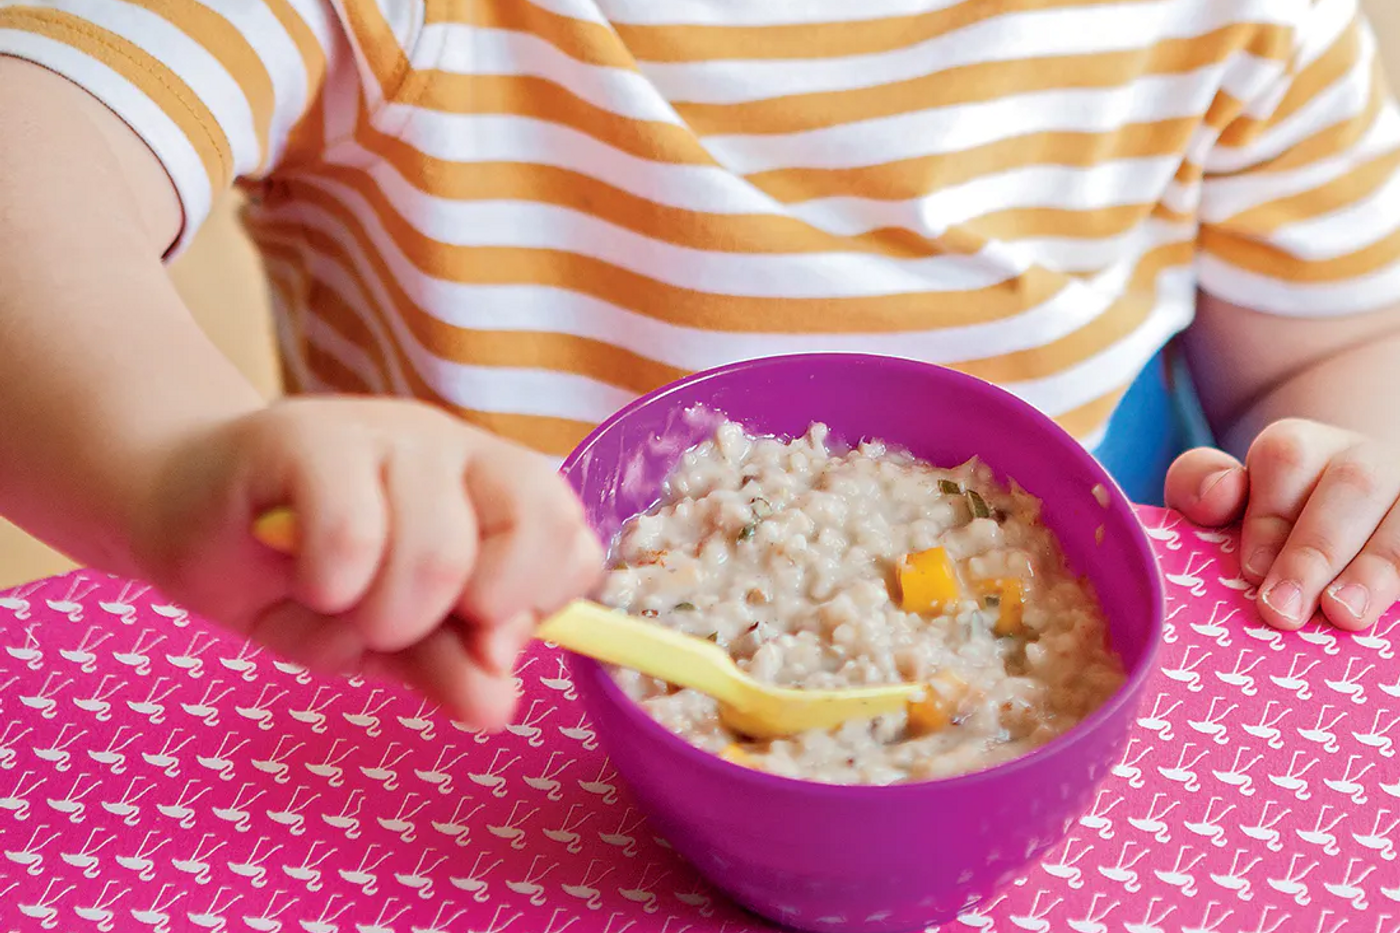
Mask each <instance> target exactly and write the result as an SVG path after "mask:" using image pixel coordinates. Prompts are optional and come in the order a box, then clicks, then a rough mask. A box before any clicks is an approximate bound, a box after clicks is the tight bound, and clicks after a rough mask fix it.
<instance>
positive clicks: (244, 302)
mask: <svg viewBox="0 0 1400 933" xmlns="http://www.w3.org/2000/svg"><path fill="white" fill-rule="evenodd" d="M1365 5H1366V6H1367V7H1368V9H1369V10H1370V12H1371V17H1372V20H1373V21H1374V23H1375V25H1376V31H1377V33H1378V34H1379V36H1380V40H1381V45H1382V47H1383V48H1384V50H1385V53H1386V55H1387V57H1388V60H1389V61H1390V63H1391V66H1390V70H1391V74H1392V75H1393V76H1394V78H1395V81H1394V83H1395V84H1396V86H1397V87H1400V0H1365ZM236 209H237V204H236V201H235V199H233V198H230V199H228V200H227V201H226V202H225V203H224V204H223V205H221V206H220V208H219V209H218V210H216V211H215V213H214V216H213V217H212V218H211V219H210V221H209V222H208V224H207V225H206V226H205V228H204V230H203V231H202V232H201V233H200V236H199V237H198V239H196V240H195V242H194V243H193V244H192V245H191V247H190V249H189V251H188V252H187V253H186V254H185V255H184V256H182V257H181V258H180V260H179V261H178V262H177V263H176V265H175V267H174V270H173V274H174V277H175V280H176V284H177V285H178V286H179V287H180V290H181V292H182V293H183V294H184V296H185V299H186V301H188V302H189V306H190V307H191V308H192V309H193V310H194V313H195V316H196V317H197V318H198V319H199V322H200V324H201V325H202V326H203V327H204V328H205V329H206V330H207V331H208V332H209V334H210V335H211V336H212V337H213V339H214V340H215V341H216V342H217V343H218V344H219V345H220V346H221V347H223V348H224V350H225V352H227V353H228V354H229V355H230V357H232V358H233V360H234V361H235V362H236V363H237V364H238V365H239V366H240V367H242V368H243V370H244V371H245V372H246V373H248V375H249V377H250V378H251V379H253V380H254V381H255V382H257V384H258V385H260V386H262V387H264V388H265V389H267V390H269V391H272V390H273V389H274V388H275V386H276V382H277V375H276V373H277V369H276V365H275V363H274V362H273V357H272V352H271V331H270V325H269V322H268V318H267V303H266V299H265V296H264V293H263V286H262V282H261V277H260V275H259V272H258V264H257V259H256V257H255V256H254V254H253V251H252V249H251V248H250V247H249V245H248V243H247V241H246V240H244V238H243V236H242V233H241V231H240V229H239V227H238V222H237V219H236V218H235V216H234V212H235V210H236ZM67 566H68V564H67V562H66V561H64V560H63V558H61V557H59V556H58V555H56V554H54V553H53V552H51V551H49V550H48V549H46V548H44V547H42V546H41V545H39V544H37V543H36V542H34V541H33V540H31V539H29V538H27V537H25V536H24V535H23V534H21V533H20V532H19V530H18V529H16V528H14V527H13V526H10V525H7V524H5V523H4V521H3V520H0V587H3V586H9V585H11V584H14V583H21V582H24V581H27V580H33V579H37V578H39V577H43V576H47V575H49V574H52V573H55V572H58V571H60V570H63V569H66V568H67Z"/></svg>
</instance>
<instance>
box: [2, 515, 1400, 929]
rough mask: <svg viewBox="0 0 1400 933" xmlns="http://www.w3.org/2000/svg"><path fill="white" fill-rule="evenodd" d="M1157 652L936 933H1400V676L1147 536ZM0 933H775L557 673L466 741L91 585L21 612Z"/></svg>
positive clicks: (10, 678)
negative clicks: (1071, 799)
mask: <svg viewBox="0 0 1400 933" xmlns="http://www.w3.org/2000/svg"><path fill="white" fill-rule="evenodd" d="M1141 515H1142V518H1143V520H1144V523H1145V524H1146V525H1147V526H1148V528H1149V530H1150V532H1151V535H1152V538H1153V539H1154V542H1155V544H1156V547H1157V550H1158V554H1159V556H1160V559H1161V562H1162V566H1163V570H1164V572H1165V573H1166V575H1167V580H1168V587H1167V588H1168V613H1169V620H1168V626H1167V635H1166V644H1165V645H1164V648H1163V651H1162V653H1161V654H1160V656H1159V667H1160V670H1159V671H1158V672H1157V675H1156V678H1155V681H1154V682H1153V683H1152V684H1151V686H1150V687H1149V689H1148V691H1147V693H1146V695H1145V702H1144V706H1143V709H1142V710H1141V715H1140V718H1139V719H1138V721H1137V727H1136V731H1135V733H1134V735H1133V736H1132V737H1131V740H1130V742H1129V745H1128V748H1127V751H1126V753H1125V755H1124V757H1123V760H1122V761H1121V762H1120V763H1119V764H1118V766H1117V767H1115V768H1114V769H1113V772H1112V774H1111V776H1110V777H1109V778H1108V779H1107V780H1106V782H1105V784H1104V786H1103V787H1102V788H1101V789H1100V790H1099V791H1098V795H1097V798H1096V800H1095V802H1094V805H1093V807H1092V810H1091V811H1090V812H1089V813H1087V814H1086V815H1085V816H1084V817H1083V818H1082V819H1081V820H1080V821H1079V823H1078V825H1077V826H1075V828H1074V830H1073V831H1072V832H1071V834H1070V835H1069V836H1068V837H1067V838H1066V839H1065V840H1064V841H1063V842H1061V843H1060V844H1059V845H1057V846H1056V847H1055V848H1054V849H1052V850H1051V852H1050V854H1049V855H1048V856H1047V857H1046V858H1045V859H1044V860H1043V861H1042V862H1041V863H1040V864H1038V865H1035V866H1032V867H1031V868H1029V869H1028V870H1027V872H1026V874H1025V876H1024V877H1023V878H1021V879H1020V880H1018V881H1017V882H1016V883H1015V884H1014V885H1012V886H1010V887H1009V888H1008V889H1007V890H1006V891H1005V892H1004V893H1002V894H1000V895H998V896H996V897H995V898H993V899H992V900H991V901H990V902H988V903H987V904H985V905H983V906H982V907H980V908H979V909H977V910H976V911H974V912H970V913H967V914H965V915H963V916H962V917H960V918H959V919H958V920H957V921H955V922H952V923H948V924H945V925H944V927H943V928H942V930H941V931H939V933H967V931H984V933H995V931H1031V933H1042V931H1061V930H1068V931H1074V933H1109V931H1124V933H1178V931H1179V933H1314V931H1316V933H1394V931H1400V861H1397V854H1398V852H1400V759H1397V756H1396V743H1397V742H1400V663H1398V662H1397V661H1396V660H1395V646H1394V645H1393V644H1392V640H1393V639H1395V638H1400V630H1397V625H1398V624H1400V618H1398V617H1397V615H1396V614H1395V613H1392V614H1391V615H1390V616H1388V617H1387V619H1386V620H1385V621H1384V622H1382V624H1381V625H1380V626H1378V627H1377V628H1376V629H1374V630H1373V631H1371V632H1369V633H1366V634H1364V635H1360V636H1352V635H1346V634H1341V633H1337V632H1334V631H1332V630H1330V629H1328V628H1326V627H1323V626H1320V625H1313V626H1310V627H1308V628H1307V629H1306V630H1304V631H1303V632H1301V633H1297V634H1292V635H1285V634H1281V633H1278V632H1274V631H1272V630H1270V629H1268V628H1266V627H1264V626H1263V625H1262V623H1260V621H1259V620H1258V619H1257V617H1256V616H1255V615H1254V614H1253V612H1252V610H1251V608H1250V599H1251V597H1252V593H1250V592H1249V591H1248V587H1247V585H1246V584H1245V583H1244V581H1242V580H1241V579H1240V578H1239V572H1238V564H1237V561H1236V557H1235V545H1236V540H1235V538H1234V537H1233V536H1232V535H1230V534H1224V533H1214V532H1206V531H1202V530H1199V529H1194V528H1191V527H1189V526H1187V525H1185V524H1184V523H1183V522H1182V520H1181V519H1180V518H1179V516H1176V515H1173V514H1171V513H1167V512H1161V511H1158V510H1152V509H1144V510H1142V512H1141ZM0 646H4V649H5V653H4V654H3V655H0V851H2V852H3V859H0V894H3V895H5V896H0V930H37V929H61V930H75V931H83V930H113V929H116V930H152V931H156V933H163V931H186V930H189V931H196V930H198V931H220V930H254V931H264V933H272V931H279V930H289V931H296V930H300V931H305V933H352V931H355V933H410V931H412V933H429V931H443V933H446V931H454V933H460V931H471V933H566V931H568V933H757V931H760V930H767V929H768V928H767V927H765V926H763V925H761V924H759V923H758V922H757V921H755V920H753V919H751V918H749V917H748V916H746V915H744V914H742V913H740V912H738V911H736V910H735V909H733V908H732V907H730V906H729V905H728V904H727V903H726V902H725V901H724V900H723V899H722V898H721V897H719V896H718V895H716V894H715V893H714V892H712V891H711V890H710V889H709V888H708V887H707V885H706V884H705V883H704V882H703V881H702V880H700V879H699V878H698V877H697V876H696V875H695V873H694V872H693V871H692V870H691V869H690V868H689V867H688V866H686V865H685V864H684V863H683V862H681V861H680V860H679V859H678V858H677V857H676V856H674V855H673V854H672V853H671V852H670V851H669V850H668V849H667V848H666V846H665V843H664V842H663V841H662V840H659V839H657V838H655V837H654V836H653V835H652V834H651V833H650V832H649V831H648V829H647V825H646V822H645V820H644V819H643V818H642V817H641V816H640V815H639V814H638V812H637V811H636V810H635V809H634V808H633V806H632V804H631V802H630V800H629V798H628V794H627V791H626V789H625V788H624V787H622V786H620V785H619V782H618V780H617V778H616V775H615V774H614V772H613V771H612V769H611V768H610V766H609V764H608V761H607V758H606V757H605V755H604V753H603V752H602V750H601V749H600V747H599V744H598V737H597V736H596V735H595V734H594V733H593V731H592V729H591V728H590V727H589V724H588V722H587V720H586V718H585V717H584V716H583V713H582V711H581V708H580V706H579V705H578V703H577V700H576V698H575V695H574V691H573V688H572V684H571V683H570V681H569V677H568V672H567V669H566V667H565V664H564V662H563V659H562V658H561V657H560V655H559V654H558V652H556V651H554V650H553V649H549V648H545V647H541V648H539V649H538V650H537V651H536V652H535V653H534V654H532V655H531V656H530V657H528V658H527V659H526V661H525V663H524V666H523V667H522V669H521V671H520V675H519V676H520V679H521V682H522V687H523V689H524V693H525V701H524V703H523V706H522V715H521V717H520V722H519V724H517V725H516V726H514V727H512V728H511V730H510V731H509V732H508V733H506V734H504V735H502V736H498V737H487V736H483V735H478V734H474V733H471V732H468V731H465V730H464V729H463V728H461V727H459V726H458V725H457V724H455V723H453V722H451V721H450V720H447V719H445V718H444V717H442V716H440V715H438V714H437V713H436V712H435V711H434V710H433V709H432V708H431V707H430V706H427V705H425V704H423V703H421V702H420V701H419V700H418V699H416V698H415V697H413V696H411V695H409V694H407V693H401V692H396V691H391V690H384V689H382V688H379V687H375V686H373V685H370V684H366V683H362V682H358V681H342V680H323V679H318V678H314V677H312V676H310V675H308V674H307V673H306V672H305V671H303V670H301V669H299V668H297V667H295V666H294V665H290V664H286V663H283V662H280V661H278V660H276V659H275V658H272V657H270V656H268V655H266V654H263V653H260V652H259V651H258V649H257V648H256V647H254V646H250V645H245V644H242V643H240V642H238V641H236V640H232V639H229V638H227V637H224V636H223V635H222V634H220V633H218V632H217V631H215V630H213V629H210V628H208V627H206V626H204V625H202V624H201V623H200V622H199V621H198V620H194V619H191V618H190V617H189V616H188V614H187V613H185V612H184V611H183V610H182V609H181V608H180V607H178V606H175V605H171V604H169V603H168V602H166V601H164V600H163V599H162V598H161V597H160V596H159V595H158V594H155V593H153V592H152V591H150V590H149V589H148V588H146V587H145V586H144V585H142V584H138V583H134V582H130V581H124V580H119V579H114V578H112V577H109V576H106V575H103V574H97V573H94V572H91V571H86V572H84V571H80V572H77V573H73V574H70V575H67V576H64V577H58V578H55V579H52V580H47V581H42V582H39V583H34V584H30V585H27V586H24V587H20V588H18V589H14V590H9V591H5V592H0Z"/></svg>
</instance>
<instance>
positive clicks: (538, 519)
mask: <svg viewBox="0 0 1400 933" xmlns="http://www.w3.org/2000/svg"><path fill="white" fill-rule="evenodd" d="M467 488H468V493H469V495H470V497H471V501H472V505H473V506H474V507H475V508H476V512H477V521H478V522H479V523H480V527H481V550H480V552H479V554H478V555H477V560H476V566H475V567H474V568H473V571H472V576H471V579H470V580H468V582H467V586H466V589H465V590H464V591H463V593H462V599H461V601H460V603H459V612H460V613H461V615H462V616H463V617H465V618H466V619H469V620H471V621H472V622H475V623H477V624H479V625H482V626H484V627H496V626H500V625H503V624H505V623H507V622H511V621H513V620H515V619H517V618H519V617H521V616H533V617H536V618H537V617H540V616H543V615H547V614H549V613H551V612H553V611H554V610H556V609H558V608H559V607H560V606H562V605H563V604H564V603H565V602H567V601H568V600H569V599H571V598H573V597H575V596H578V595H580V594H581V593H584V592H586V591H587V590H588V588H589V587H591V586H592V584H593V582H594V581H595V580H596V579H597V576H598V574H599V573H600V572H601V570H602V549H601V548H600V547H599V546H598V544H597V541H596V540H595V539H593V536H592V535H591V533H590V532H589V531H588V528H587V526H586V524H585V523H584V520H583V510H582V508H581V507H580V506H579V503H578V500H577V498H576V497H575V496H574V494H573V492H572V490H570V489H569V487H568V485H567V484H566V483H565V482H564V480H563V479H562V478H561V477H559V476H558V475H557V474H556V473H554V471H552V470H550V469H549V467H548V466H547V465H545V464H543V463H542V462H540V461H537V460H536V459H535V458H533V457H529V456H526V455H514V454H512V455H509V456H485V457H481V458H479V459H477V460H476V461H474V462H473V463H472V465H471V466H470V468H469V470H468V474H467ZM493 656H494V655H493ZM496 660H497V662H498V663H499V662H500V661H503V660H504V658H499V659H496Z"/></svg>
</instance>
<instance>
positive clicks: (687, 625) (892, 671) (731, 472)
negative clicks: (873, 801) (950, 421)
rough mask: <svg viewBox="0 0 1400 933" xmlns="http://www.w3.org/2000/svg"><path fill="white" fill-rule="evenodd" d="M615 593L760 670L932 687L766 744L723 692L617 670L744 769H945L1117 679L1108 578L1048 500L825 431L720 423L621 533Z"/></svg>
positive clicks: (682, 728)
mask: <svg viewBox="0 0 1400 933" xmlns="http://www.w3.org/2000/svg"><path fill="white" fill-rule="evenodd" d="M614 558H615V566H614V568H613V569H612V570H611V571H610V572H609V574H608V577H607V581H606V584H605V589H604V593H603V601H604V602H606V603H608V604H609V605H612V606H614V607H615V608H618V609H621V610H623V611H626V612H629V613H632V614H634V615H639V616H643V617H647V618H650V619H652V620H653V621H654V622H655V623H656V624H658V625H664V626H666V627H668V628H672V629H675V630H677V631H681V632H684V633H686V634H690V635H695V636H699V637H703V638H707V639H709V640H711V641H713V642H715V643H716V644H718V645H719V646H720V647H722V648H724V649H725V650H726V651H727V652H728V653H729V655H730V656H731V657H732V658H734V660H735V661H736V663H737V664H738V666H739V667H740V669H742V670H744V671H746V672H747V673H748V674H749V675H750V676H752V677H754V678H755V679H757V680H759V681H762V682H765V683H770V684H774V685H778V686H783V687H795V688H807V689H839V688H842V687H859V686H867V685H873V684H887V683H920V684H926V685H928V694H927V697H926V699H924V700H923V701H921V702H919V703H917V704H914V705H913V706H911V707H910V709H909V711H908V712H907V713H901V714H897V715H892V716H884V717H881V718H879V719H877V720H875V721H873V722H871V721H853V722H849V723H847V724H846V725H845V726H843V727H842V728H840V729H838V730H835V731H833V732H811V733H807V734H804V735H800V736H793V737H791V738H787V739H779V740H775V741H768V742H756V741H752V740H750V739H749V738H748V737H746V736H743V735H740V734H736V733H735V732H733V731H731V730H730V729H728V728H726V726H725V725H724V724H723V723H722V722H721V720H720V716H719V708H718V704H717V703H716V701H714V700H713V699H711V698H709V697H707V696H705V695H703V694H701V693H698V692H697V691H694V690H688V689H681V690H677V689H674V688H672V687H671V686H670V685H668V684H665V683H662V682H660V681H657V680H654V679H652V678H649V677H645V676H643V675H640V674H638V673H637V672H635V671H629V670H619V671H615V672H614V676H615V678H616V679H617V681H618V683H619V684H620V685H621V686H622V688H623V690H624V691H625V692H626V693H627V695H628V696H629V697H631V698H632V699H634V700H635V701H637V702H639V703H640V704H641V705H642V706H643V707H644V708H645V709H646V710H647V712H648V713H650V715H651V716H653V717H654V718H655V719H656V720H657V721H658V722H659V723H661V724H662V725H664V726H665V727H666V728H668V729H670V730H671V731H673V732H675V733H676V734H677V735H679V736H681V737H683V738H684V739H686V740H687V741H688V742H691V743H693V744H694V745H696V746H698V747H700V748H703V749H706V750H708V751H710V752H712V753H715V754H718V755H721V756H722V757H724V758H726V759H728V760H730V761H731V762H734V763H736V764H742V765H744V766H746V767H751V768H756V769H761V770H763V771H766V772H769V773H772V774H776V775H782V776H786V777H793V778H801V779H805V780H814V781H824V782H829V783H837V784H890V783H895V782H900V781H918V780H928V779H931V778H940V777H949V776H952V775H956V774H963V773H967V772H970V771H975V770H980V769H982V768H986V767H989V766H991V765H995V764H997V763H999V762H1003V761H1007V760H1010V759H1012V758H1015V757H1017V756H1019V755H1022V754H1024V753H1025V752H1027V751H1030V750H1031V749H1034V748H1037V747H1039V746H1041V745H1044V744H1045V743H1047V742H1049V741H1050V740H1051V739H1053V738H1055V737H1056V736H1058V735H1060V734H1062V733H1063V732H1064V731H1066V730H1067V729H1069V728H1071V727H1073V726H1074V725H1077V724H1078V723H1079V722H1081V721H1082V720H1083V719H1084V718H1085V717H1086V716H1087V715H1088V714H1089V713H1091V712H1093V711H1094V710H1096V709H1098V708H1099V706H1101V705H1102V704H1103V702H1104V701H1105V700H1107V699H1108V697H1109V696H1111V695H1112V694H1113V693H1114V692H1115V691H1117V690H1118V688H1119V687H1120V686H1121V685H1122V683H1123V669H1122V665H1121V663H1120V662H1119V660H1118V658H1117V656H1116V655H1115V654H1114V653H1113V652H1112V650H1111V649H1110V648H1109V646H1108V642H1107V638H1106V623H1105V620H1104V616H1103V612H1102V610H1101V609H1100V607H1099V605H1098V601H1097V599H1096V597H1095V595H1094V592H1093V589H1092V587H1091V586H1090V585H1089V584H1088V582H1087V581H1085V580H1083V579H1082V578H1080V577H1078V576H1076V575H1075V574H1074V573H1072V572H1071V571H1070V569H1069V567H1068V565H1067V563H1066V561H1065V558H1064V555H1063V553H1062V551H1061V548H1060V546H1059V543H1058V542H1057V541H1056V539H1055V536H1054V534H1053V533H1052V532H1051V531H1050V530H1049V529H1048V528H1046V527H1045V525H1044V524H1043V523H1042V522H1041V521H1040V502H1039V501H1038V500H1037V499H1035V497H1033V496H1031V495H1030V494H1028V493H1026V492H1025V491H1023V490H1020V489H1018V488H1015V487H1014V486H1008V485H1006V484H1004V483H1002V482H1001V481H999V480H998V479H997V478H996V476H995V475H994V474H993V473H992V471H991V469H990V468H989V467H988V466H987V465H986V464H984V463H982V462H980V461H978V460H971V461H967V462H965V463H962V464H959V465H956V466H954V467H952V468H938V467H934V466H932V465H930V464H928V463H926V462H924V461H921V460H919V459H917V458H915V457H914V456H913V455H911V454H909V453H907V452H904V451H901V450H899V449H896V448H890V447H887V446H886V445H885V444H884V443H882V442H879V441H867V442H865V443H861V444H859V445H857V446H855V447H854V448H850V447H845V446H843V445H842V444H840V443H839V441H837V440H835V439H833V438H832V437H831V435H830V432H829V431H828V430H827V428H826V426H825V425H823V424H814V425H812V426H811V427H810V428H809V429H808V430H807V431H806V433H805V434H803V435H802V436H800V437H798V438H795V439H793V440H790V441H783V440H780V439H778V438H773V437H759V436H752V435H749V434H746V433H745V431H744V429H743V427H742V426H741V425H739V424H736V423H734V422H729V421H726V422H723V423H722V424H720V426H719V427H718V429H717V430H716V431H715V434H714V436H713V437H712V438H710V439H709V440H706V441H704V442H703V443H701V444H699V445H698V446H696V447H694V448H693V449H691V450H690V451H688V452H687V453H686V454H685V455H684V457H683V458H682V460H681V463H680V464H679V465H678V466H677V468H676V470H675V472H674V473H673V474H672V475H671V476H670V478H669V479H668V481H667V483H666V486H665V490H664V493H663V496H662V499H661V501H660V502H659V503H658V504H657V505H656V506H655V507H653V508H652V509H650V510H648V511H647V512H646V513H644V514H642V515H639V516H637V517H636V518H634V519H632V520H631V521H630V522H629V523H628V524H627V525H626V526H625V527H624V528H623V529H622V532H621V533H620V534H619V536H618V538H617V541H616V544H615V548H614Z"/></svg>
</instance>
